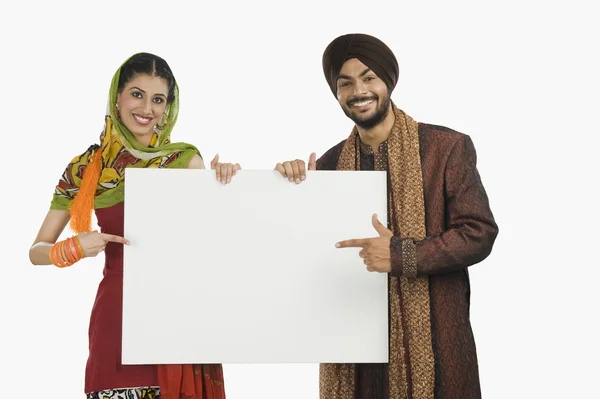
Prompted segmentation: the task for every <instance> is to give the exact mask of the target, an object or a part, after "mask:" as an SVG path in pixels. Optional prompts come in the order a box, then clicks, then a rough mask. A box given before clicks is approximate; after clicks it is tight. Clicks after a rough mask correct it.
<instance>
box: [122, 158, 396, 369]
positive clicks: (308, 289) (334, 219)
mask: <svg viewBox="0 0 600 399" xmlns="http://www.w3.org/2000/svg"><path fill="white" fill-rule="evenodd" d="M126 181H127V184H126V186H125V237H126V238H127V239H128V240H130V242H131V245H129V246H125V248H124V276H123V277H124V281H123V283H124V287H123V290H124V291H123V350H122V362H123V364H172V363H176V364H177V363H183V364H185V363H203V364H207V363H304V362H308V363H320V362H331V363H381V362H387V361H388V296H387V274H385V273H384V274H380V273H370V272H368V271H367V270H366V267H365V265H364V263H363V261H362V259H360V258H359V256H358V251H359V249H358V248H346V249H337V248H335V243H336V242H337V241H340V240H344V239H350V238H364V237H375V236H377V233H376V231H375V230H374V228H373V226H372V223H371V216H372V214H373V213H377V215H378V216H379V220H380V221H381V222H382V223H383V224H384V225H386V223H387V194H386V192H387V191H386V190H387V188H386V173H385V172H366V171H365V172H354V171H352V172H349V171H348V172H341V171H317V172H308V175H307V179H306V181H304V182H302V183H301V184H299V185H296V184H294V183H290V182H289V181H287V180H286V179H284V178H283V177H281V176H280V175H279V174H278V173H277V172H275V171H239V172H238V173H237V175H236V176H235V177H233V179H232V182H231V183H230V184H228V185H222V184H221V183H219V182H217V181H216V178H215V172H214V171H211V170H197V169H127V170H126Z"/></svg>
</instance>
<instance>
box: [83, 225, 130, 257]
mask: <svg viewBox="0 0 600 399" xmlns="http://www.w3.org/2000/svg"><path fill="white" fill-rule="evenodd" d="M77 238H79V242H80V243H81V246H82V248H83V253H84V257H86V258H91V257H94V256H96V255H98V254H99V253H100V252H102V251H104V249H105V248H106V244H108V243H109V242H117V243H120V244H125V245H129V241H127V240H126V239H124V238H123V237H120V236H116V235H113V234H105V233H99V232H98V231H97V230H94V231H90V232H88V233H80V234H78V235H77Z"/></svg>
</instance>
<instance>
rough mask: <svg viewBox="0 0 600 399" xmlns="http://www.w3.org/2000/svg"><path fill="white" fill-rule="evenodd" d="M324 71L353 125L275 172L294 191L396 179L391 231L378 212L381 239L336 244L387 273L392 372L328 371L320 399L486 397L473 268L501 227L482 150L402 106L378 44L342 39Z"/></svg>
mask: <svg viewBox="0 0 600 399" xmlns="http://www.w3.org/2000/svg"><path fill="white" fill-rule="evenodd" d="M323 72H324V73H325V79H326V80H327V83H328V84H329V87H330V88H331V92H332V93H333V95H334V96H335V97H336V98H337V101H338V102H339V104H340V106H341V108H342V110H343V111H344V113H345V114H346V116H348V117H349V118H350V119H351V120H352V121H354V123H355V126H354V128H353V130H352V132H351V133H350V136H349V137H348V138H346V139H345V140H343V141H341V142H340V143H339V144H337V145H336V146H334V147H333V148H331V149H330V150H328V151H327V152H326V153H325V154H324V155H323V156H321V157H320V158H319V159H318V160H316V156H315V153H312V154H311V155H310V157H309V160H308V165H306V164H305V162H304V161H303V160H294V161H288V162H283V163H279V164H277V166H276V167H275V169H276V170H278V171H279V172H280V173H281V174H282V175H283V176H284V177H285V178H287V179H289V180H290V181H292V182H295V183H300V182H302V181H303V180H305V179H306V175H307V174H306V169H308V170H384V171H387V172H388V173H387V176H388V221H389V223H388V226H387V227H386V226H383V225H382V224H381V223H380V222H379V220H378V219H377V217H376V215H373V218H372V223H373V227H374V229H375V232H376V234H374V237H373V238H366V239H360V238H355V239H350V240H347V241H342V242H339V243H337V244H336V246H337V247H338V248H348V247H359V248H361V250H360V252H359V256H360V257H361V258H363V259H364V263H365V264H366V268H367V270H368V271H370V272H379V273H387V274H388V279H389V315H390V317H389V320H390V326H389V345H390V348H389V349H390V350H389V354H390V355H389V356H390V357H389V361H388V363H385V364H322V365H321V366H320V371H319V373H320V375H319V380H320V383H319V385H320V397H321V399H400V398H402V399H404V398H412V399H432V398H436V399H438V398H439V399H475V398H480V397H481V389H480V383H479V371H478V364H477V355H476V348H475V340H474V337H473V332H472V329H471V324H470V320H469V303H470V285H469V274H468V271H467V268H468V267H469V266H472V265H474V264H476V263H479V262H481V261H482V260H484V259H485V258H486V257H487V256H488V255H489V254H490V253H491V251H492V246H493V244H494V241H495V239H496V236H497V234H498V226H497V225H496V222H495V221H494V217H493V215H492V212H491V210H490V206H489V202H488V197H487V194H486V192H485V190H484V187H483V185H482V182H481V179H480V175H479V172H478V171H477V167H476V152H475V148H474V146H473V142H472V140H471V138H470V137H469V136H468V135H466V134H462V133H459V132H456V131H454V130H451V129H449V128H446V127H443V126H435V125H430V124H425V123H420V122H417V121H415V120H413V119H412V118H411V117H410V116H409V115H407V114H406V113H404V112H403V111H402V110H400V109H399V108H397V107H396V106H395V104H394V103H393V101H391V99H390V96H391V94H392V91H393V90H394V87H395V86H396V82H397V80H398V72H399V71H398V62H397V60H396V57H395V56H394V54H393V53H392V51H391V50H390V49H389V48H388V46H387V45H386V44H384V43H383V42H382V41H381V40H379V39H377V38H375V37H372V36H369V35H365V34H348V35H343V36H340V37H338V38H336V39H335V40H333V41H332V42H331V43H330V44H329V45H328V47H327V48H326V49H325V52H324V54H323ZM307 166H308V168H307ZM375 232H374V233H375Z"/></svg>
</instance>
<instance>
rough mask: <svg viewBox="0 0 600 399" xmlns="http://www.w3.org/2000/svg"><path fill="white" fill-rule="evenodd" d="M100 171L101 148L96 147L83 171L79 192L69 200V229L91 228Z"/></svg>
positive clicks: (87, 229)
mask: <svg viewBox="0 0 600 399" xmlns="http://www.w3.org/2000/svg"><path fill="white" fill-rule="evenodd" d="M100 172H102V149H101V148H98V149H97V150H96V152H95V153H94V155H93V156H92V157H91V158H90V161H89V163H88V165H87V166H86V168H85V170H84V172H83V178H82V180H81V185H80V187H79V192H78V193H77V195H76V196H75V198H74V199H73V201H72V202H71V206H70V208H69V211H70V213H71V222H70V226H71V230H73V231H74V232H75V233H82V232H87V231H91V230H92V210H93V209H94V197H95V196H96V187H97V186H98V180H99V179H100Z"/></svg>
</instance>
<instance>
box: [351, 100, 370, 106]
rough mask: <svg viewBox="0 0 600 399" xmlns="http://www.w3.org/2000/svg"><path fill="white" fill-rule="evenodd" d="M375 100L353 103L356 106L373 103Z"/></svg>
mask: <svg viewBox="0 0 600 399" xmlns="http://www.w3.org/2000/svg"><path fill="white" fill-rule="evenodd" d="M372 102H373V100H367V101H361V102H357V103H352V105H353V106H355V107H363V106H365V105H367V104H371V103H372Z"/></svg>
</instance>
